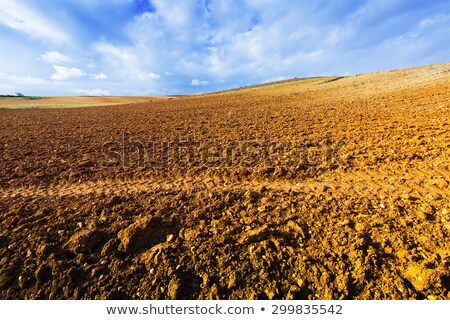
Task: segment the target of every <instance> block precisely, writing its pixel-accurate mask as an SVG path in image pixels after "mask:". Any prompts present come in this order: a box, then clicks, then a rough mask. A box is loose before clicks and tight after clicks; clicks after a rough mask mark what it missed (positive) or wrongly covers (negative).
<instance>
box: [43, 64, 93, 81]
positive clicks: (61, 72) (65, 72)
mask: <svg viewBox="0 0 450 320" xmlns="http://www.w3.org/2000/svg"><path fill="white" fill-rule="evenodd" d="M53 68H54V69H55V70H56V73H54V74H52V76H51V79H52V80H57V81H61V80H67V79H76V78H81V77H83V76H85V73H84V72H83V71H81V70H80V69H78V68H70V67H63V66H57V65H55V66H53Z"/></svg>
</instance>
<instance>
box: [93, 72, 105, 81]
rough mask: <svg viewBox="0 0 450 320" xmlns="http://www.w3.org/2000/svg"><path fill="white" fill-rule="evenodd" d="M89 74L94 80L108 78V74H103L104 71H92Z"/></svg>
mask: <svg viewBox="0 0 450 320" xmlns="http://www.w3.org/2000/svg"><path fill="white" fill-rule="evenodd" d="M90 76H91V79H94V80H106V79H108V76H107V75H106V74H104V73H93V74H91V75H90Z"/></svg>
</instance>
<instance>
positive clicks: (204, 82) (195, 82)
mask: <svg viewBox="0 0 450 320" xmlns="http://www.w3.org/2000/svg"><path fill="white" fill-rule="evenodd" d="M207 85H209V81H207V80H198V79H192V81H191V86H207Z"/></svg>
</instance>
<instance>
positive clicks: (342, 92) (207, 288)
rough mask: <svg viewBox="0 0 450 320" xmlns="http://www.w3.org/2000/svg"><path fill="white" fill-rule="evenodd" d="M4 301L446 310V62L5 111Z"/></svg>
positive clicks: (449, 246)
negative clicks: (385, 302)
mask: <svg viewBox="0 0 450 320" xmlns="http://www.w3.org/2000/svg"><path fill="white" fill-rule="evenodd" d="M0 159H1V161H0V172H1V174H0V226H1V227H0V298H3V299H450V269H449V267H450V241H449V239H450V203H449V200H450V197H449V196H450V187H449V183H450V64H443V65H435V66H427V67H421V68H415V69H407V70H398V71H389V72H381V73H374V74H366V75H355V76H349V77H344V78H340V77H328V78H312V79H299V80H296V81H291V82H285V83H278V84H272V85H267V86H259V87H254V88H246V89H242V90H235V91H229V92H223V93H216V94H208V95H200V96H191V97H177V98H174V99H171V100H167V99H166V100H159V101H149V102H140V103H129V104H124V105H113V106H111V105H110V106H104V107H91V108H71V109H17V110H7V109H2V110H0Z"/></svg>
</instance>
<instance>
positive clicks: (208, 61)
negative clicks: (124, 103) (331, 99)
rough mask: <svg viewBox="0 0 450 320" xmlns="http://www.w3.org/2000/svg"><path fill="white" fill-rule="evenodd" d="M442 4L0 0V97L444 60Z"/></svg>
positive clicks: (210, 85)
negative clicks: (6, 94) (4, 95)
mask: <svg viewBox="0 0 450 320" xmlns="http://www.w3.org/2000/svg"><path fill="white" fill-rule="evenodd" d="M449 35H450V1H449V0H441V1H436V0H434V1H433V0H429V1H424V0H373V1H364V0H358V1H357V0H348V1H345V0H340V1H339V0H314V1H312V0H310V1H302V0H299V1H292V0H170V1H169V0H109V1H100V0H58V1H47V0H46V1H43V0H0V94H4V93H15V92H22V93H24V94H27V95H101V94H105V95H165V94H181V93H192V92H205V91H216V90H221V89H226V88H232V87H237V86H242V85H247V84H252V83H260V82H266V81H273V80H279V79H286V78H294V77H307V76H317V75H347V74H354V73H364V72H370V71H378V70H386V69H397V68H404V67H411V66H418V65H424V64H433V63H442V62H449V61H450V41H449V39H450V38H449Z"/></svg>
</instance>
